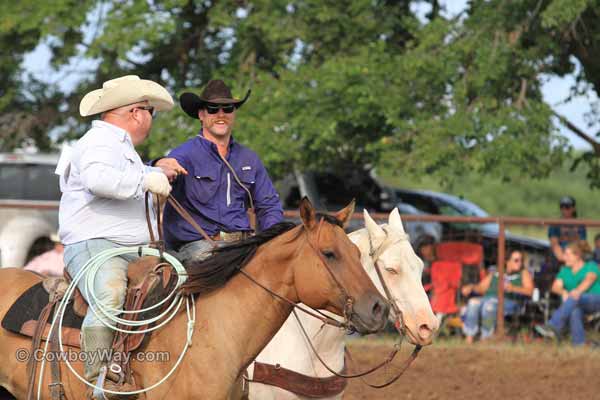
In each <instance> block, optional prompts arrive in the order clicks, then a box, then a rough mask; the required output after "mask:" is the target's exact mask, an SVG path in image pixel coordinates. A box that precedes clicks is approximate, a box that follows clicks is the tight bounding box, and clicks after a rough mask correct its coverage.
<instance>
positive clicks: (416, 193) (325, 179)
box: [276, 168, 549, 271]
mask: <svg viewBox="0 0 600 400" xmlns="http://www.w3.org/2000/svg"><path fill="white" fill-rule="evenodd" d="M276 186H277V189H278V190H279V193H280V196H281V200H282V202H283V204H284V208H285V209H288V210H296V209H297V208H298V204H299V202H300V198H301V196H304V195H306V196H308V197H309V198H310V200H311V201H312V202H313V203H314V204H315V206H316V207H317V208H319V209H325V210H329V211H334V210H338V209H340V208H342V207H344V206H345V205H346V204H347V203H348V202H349V201H350V199H352V198H355V199H356V204H357V207H356V209H357V211H362V209H363V208H367V209H368V210H369V211H370V212H380V213H387V212H389V211H391V210H392V209H393V208H394V207H398V209H399V210H400V213H401V214H413V215H418V214H434V215H448V216H470V217H488V216H489V214H488V213H487V212H485V211H484V210H482V209H481V208H480V207H479V206H477V205H476V204H473V203H471V202H470V201H468V200H465V199H462V198H459V197H456V196H452V195H449V194H445V193H439V192H431V191H425V190H408V189H396V188H392V187H389V186H387V185H384V184H382V183H381V182H379V181H378V180H377V178H376V176H375V175H374V173H373V172H369V171H365V170H361V169H360V168H355V169H348V170H345V171H335V172H333V171H332V172H319V173H314V172H301V173H300V172H296V173H294V174H290V175H288V176H287V177H286V178H285V179H283V180H281V181H279V182H278V183H277V184H276ZM404 225H405V229H406V231H407V233H408V234H409V235H410V237H411V242H412V244H413V245H415V244H417V243H418V242H419V241H420V240H421V239H422V238H424V237H425V236H432V237H433V238H434V239H435V240H436V241H440V240H467V241H475V242H478V243H482V245H483V246H484V249H485V262H486V265H492V264H496V255H497V240H498V225H497V224H495V223H486V224H467V223H442V224H439V223H434V222H423V221H416V222H412V221H411V222H405V223H404ZM361 226H362V222H359V221H355V222H354V225H353V226H351V230H354V229H357V228H360V227H361ZM506 246H507V249H513V248H515V249H520V250H523V251H525V252H526V253H527V254H528V256H529V257H528V258H529V265H528V266H529V267H530V268H532V269H534V270H536V271H539V269H540V267H541V266H542V264H543V263H545V262H546V260H547V256H548V254H549V243H548V242H547V241H544V240H538V239H532V238H528V237H524V236H518V235H514V234H512V233H510V232H506Z"/></svg>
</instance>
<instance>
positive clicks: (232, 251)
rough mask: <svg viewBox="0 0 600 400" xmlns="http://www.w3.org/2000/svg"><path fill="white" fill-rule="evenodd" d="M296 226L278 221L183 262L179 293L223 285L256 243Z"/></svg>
mask: <svg viewBox="0 0 600 400" xmlns="http://www.w3.org/2000/svg"><path fill="white" fill-rule="evenodd" d="M321 218H323V220H324V221H326V222H328V223H330V224H333V225H337V226H340V227H342V225H341V223H340V222H339V221H338V220H337V219H336V218H335V217H332V216H330V215H327V214H317V221H319V220H320V219H321ZM296 226H297V225H296V224H295V223H293V222H279V223H277V224H275V225H273V226H271V227H270V228H269V229H266V230H264V231H262V232H260V233H258V234H257V235H255V236H252V237H249V238H248V239H245V240H241V241H239V242H234V243H231V244H227V245H225V246H223V247H219V248H217V249H215V250H213V251H212V253H211V256H210V257H208V258H207V259H205V260H202V261H191V262H189V263H186V264H185V265H184V267H185V269H186V271H187V275H188V278H187V281H186V282H185V283H184V284H183V285H182V286H181V288H180V291H181V292H182V293H183V294H200V295H202V294H206V293H210V292H212V291H213V290H216V289H218V288H220V287H222V286H224V285H225V284H226V283H227V282H228V281H229V280H230V279H231V278H232V277H233V276H235V275H236V274H237V273H238V272H239V271H240V270H241V269H242V268H244V267H245V266H246V265H247V264H248V263H249V262H250V260H252V258H253V257H254V255H255V254H256V250H258V248H259V247H260V246H262V245H263V244H265V243H267V242H268V241H270V240H271V239H274V238H275V237H277V236H279V235H281V234H283V233H285V232H287V231H290V230H292V229H293V228H295V227H296Z"/></svg>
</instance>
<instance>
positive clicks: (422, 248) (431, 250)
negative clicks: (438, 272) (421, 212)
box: [416, 236, 435, 292]
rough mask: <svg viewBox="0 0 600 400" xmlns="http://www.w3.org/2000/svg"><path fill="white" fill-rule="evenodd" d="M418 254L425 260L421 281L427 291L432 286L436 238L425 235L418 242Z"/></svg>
mask: <svg viewBox="0 0 600 400" xmlns="http://www.w3.org/2000/svg"><path fill="white" fill-rule="evenodd" d="M416 247H417V255H418V256H419V257H420V258H421V260H423V274H422V275H421V282H422V283H423V287H424V288H425V291H427V292H429V290H430V288H431V264H432V263H433V262H434V261H435V239H434V238H432V237H431V236H425V237H423V238H422V239H421V240H420V241H419V243H417V246H416Z"/></svg>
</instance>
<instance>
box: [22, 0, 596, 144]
mask: <svg viewBox="0 0 600 400" xmlns="http://www.w3.org/2000/svg"><path fill="white" fill-rule="evenodd" d="M466 2H467V0H445V1H440V4H441V5H442V7H443V8H444V9H445V15H446V16H448V17H452V16H456V15H458V14H459V13H461V12H462V11H463V10H464V9H465V7H466ZM413 10H414V11H415V12H417V14H418V15H422V16H423V15H425V14H426V13H427V12H428V11H429V10H428V7H427V6H425V5H424V4H423V3H421V5H419V4H417V5H415V6H414V7H413ZM96 12H102V10H97V11H96ZM95 18H97V17H96V16H93V15H92V16H90V19H95ZM91 35H93V34H92V33H90V32H87V33H86V36H91ZM87 39H89V38H87ZM49 61H50V51H49V49H48V46H46V45H44V44H41V45H39V46H38V47H37V48H36V49H35V50H34V51H32V52H31V53H29V54H28V55H26V57H25V60H24V66H25V69H26V71H27V72H28V73H31V74H33V75H34V76H36V77H37V78H38V79H42V80H44V81H47V82H55V83H58V85H59V86H60V88H61V89H63V90H71V89H72V88H73V87H75V84H76V83H77V82H78V81H79V79H80V78H81V77H82V75H83V74H85V73H86V71H89V70H90V69H94V68H95V65H96V63H95V62H94V61H90V60H86V59H82V58H79V59H76V60H74V61H73V62H72V63H71V65H68V66H67V67H65V68H63V70H61V71H59V72H52V73H49V71H53V70H52V68H51V67H50V64H49ZM543 80H544V82H543V85H542V93H543V96H544V99H545V100H546V102H547V103H548V104H550V105H551V106H552V107H553V108H554V110H556V111H557V112H558V113H560V114H562V115H564V116H565V117H566V118H567V119H568V120H569V121H571V122H572V123H573V124H575V126H577V127H579V128H581V129H582V130H583V131H584V132H587V133H588V134H590V135H591V136H593V134H592V132H591V131H589V129H588V128H587V124H586V121H585V114H586V113H587V112H589V111H590V104H592V103H593V102H596V101H598V98H597V97H596V95H595V93H594V92H593V91H592V90H589V91H588V92H587V93H585V94H583V95H580V96H576V97H573V98H571V99H569V101H568V102H565V99H567V98H568V96H569V95H570V88H571V87H572V86H573V83H574V78H573V76H566V77H563V78H559V77H553V76H546V77H544V78H543ZM557 126H558V127H559V129H560V132H561V134H562V135H563V136H565V137H566V138H567V139H568V140H569V142H570V143H571V145H572V146H573V147H574V148H575V149H578V150H584V149H590V148H591V146H590V145H589V144H588V143H587V142H585V141H584V140H582V139H580V138H579V137H578V136H576V135H575V134H573V133H572V132H571V131H570V130H568V129H567V128H565V127H564V126H562V125H561V124H558V123H557Z"/></svg>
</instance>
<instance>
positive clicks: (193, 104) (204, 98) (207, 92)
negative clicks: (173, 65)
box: [179, 79, 251, 119]
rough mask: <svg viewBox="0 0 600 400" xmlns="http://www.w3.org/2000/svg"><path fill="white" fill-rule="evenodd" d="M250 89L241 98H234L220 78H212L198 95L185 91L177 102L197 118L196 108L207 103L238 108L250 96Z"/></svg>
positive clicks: (198, 108) (191, 115) (187, 112)
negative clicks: (230, 105) (231, 105)
mask: <svg viewBox="0 0 600 400" xmlns="http://www.w3.org/2000/svg"><path fill="white" fill-rule="evenodd" d="M250 92H251V91H250V90H248V92H247V93H246V97H244V98H243V99H242V100H239V99H234V98H233V96H232V95H231V90H230V89H229V87H228V86H227V85H226V84H225V82H223V81H222V80H220V79H213V80H211V81H210V82H208V84H207V85H206V87H205V88H204V91H202V94H201V95H200V96H198V95H196V94H194V93H190V92H185V93H183V94H182V95H181V96H179V104H181V108H182V109H183V111H185V112H186V114H187V115H189V116H190V117H192V118H194V119H198V110H200V109H201V108H203V107H204V106H205V105H206V104H207V103H208V104H233V105H234V106H235V108H240V107H241V106H242V104H244V103H245V102H246V100H248V97H250Z"/></svg>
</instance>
